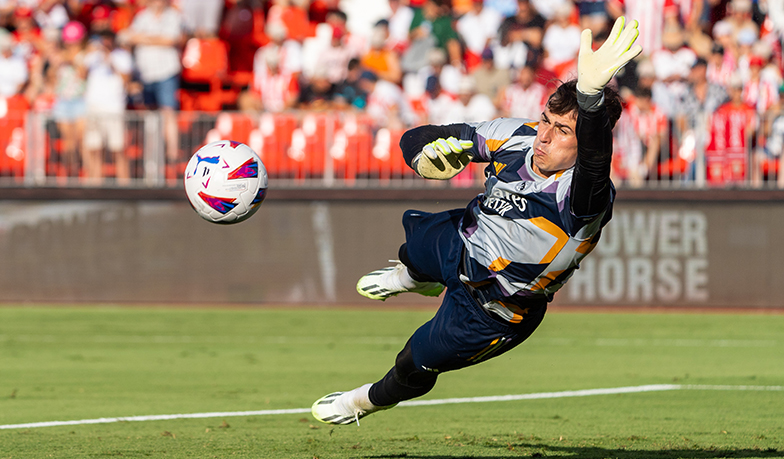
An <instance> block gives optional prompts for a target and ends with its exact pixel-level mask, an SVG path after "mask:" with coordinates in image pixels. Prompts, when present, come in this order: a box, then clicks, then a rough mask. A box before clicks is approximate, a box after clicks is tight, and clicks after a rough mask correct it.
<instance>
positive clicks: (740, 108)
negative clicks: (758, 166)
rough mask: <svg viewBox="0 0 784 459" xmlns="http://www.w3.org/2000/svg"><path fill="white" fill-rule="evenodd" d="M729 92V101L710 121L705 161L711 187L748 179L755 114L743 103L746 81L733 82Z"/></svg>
mask: <svg viewBox="0 0 784 459" xmlns="http://www.w3.org/2000/svg"><path fill="white" fill-rule="evenodd" d="M728 92H729V96H730V100H729V101H728V102H727V103H725V104H724V105H722V106H721V107H719V109H718V110H717V111H716V112H715V113H714V114H713V115H712V116H711V120H710V134H709V136H710V137H709V141H708V146H707V148H706V151H705V162H706V172H707V180H708V183H709V184H711V185H729V184H734V183H741V182H743V181H744V180H745V179H746V177H747V174H746V169H747V167H748V164H747V163H748V161H747V158H748V157H749V153H750V149H751V144H752V134H753V133H754V132H755V131H756V129H757V116H756V113H755V111H754V108H753V107H750V106H749V105H747V104H745V103H744V102H743V81H742V80H741V79H740V77H739V76H738V75H734V76H733V78H732V79H731V80H730V86H729V89H728Z"/></svg>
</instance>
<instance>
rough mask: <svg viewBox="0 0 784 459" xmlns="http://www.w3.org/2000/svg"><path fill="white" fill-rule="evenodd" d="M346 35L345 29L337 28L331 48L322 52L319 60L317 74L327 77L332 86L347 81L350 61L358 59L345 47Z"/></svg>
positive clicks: (333, 33)
mask: <svg viewBox="0 0 784 459" xmlns="http://www.w3.org/2000/svg"><path fill="white" fill-rule="evenodd" d="M344 35H345V31H344V30H343V29H339V28H337V27H335V28H333V29H332V40H331V41H330V46H328V47H327V48H326V49H324V50H323V51H322V52H321V54H320V55H319V58H318V60H317V65H316V74H318V75H326V77H327V79H328V80H329V82H330V83H332V84H338V83H340V82H342V81H343V80H345V79H346V74H347V72H348V61H350V60H351V59H352V58H354V57H357V56H356V55H355V54H354V52H353V51H352V50H351V49H349V48H348V47H347V46H346V45H345V43H344V41H343V37H344ZM314 76H315V75H314Z"/></svg>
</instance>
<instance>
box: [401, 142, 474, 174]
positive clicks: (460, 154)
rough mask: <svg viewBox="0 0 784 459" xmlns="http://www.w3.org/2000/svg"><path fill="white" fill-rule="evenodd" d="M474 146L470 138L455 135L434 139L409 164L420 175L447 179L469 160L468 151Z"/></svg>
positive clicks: (462, 167) (457, 172) (458, 171)
mask: <svg viewBox="0 0 784 459" xmlns="http://www.w3.org/2000/svg"><path fill="white" fill-rule="evenodd" d="M473 146H474V142H472V141H470V140H458V139H456V138H455V137H449V138H448V139H436V140H435V141H434V142H430V143H429V144H427V145H425V146H424V147H423V148H422V151H421V152H419V154H417V155H416V156H415V157H414V160H413V161H412V163H411V165H412V166H413V168H414V171H416V173H417V174H419V175H420V176H422V177H424V178H427V179H434V180H449V179H451V178H452V177H454V176H455V175H457V174H459V173H460V171H462V170H463V169H465V167H466V166H467V165H468V163H470V162H471V158H472V156H471V154H470V153H469V151H470V150H471V148H472V147H473Z"/></svg>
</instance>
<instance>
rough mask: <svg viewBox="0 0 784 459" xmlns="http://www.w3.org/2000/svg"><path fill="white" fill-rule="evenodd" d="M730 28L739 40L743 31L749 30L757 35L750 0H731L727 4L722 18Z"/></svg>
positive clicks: (757, 29) (757, 31)
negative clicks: (724, 15)
mask: <svg viewBox="0 0 784 459" xmlns="http://www.w3.org/2000/svg"><path fill="white" fill-rule="evenodd" d="M724 21H725V22H727V23H728V24H729V25H730V27H731V28H732V36H733V38H735V40H736V41H740V38H741V37H740V34H741V33H742V32H743V31H746V30H748V31H750V32H751V33H752V34H753V36H754V37H757V36H759V26H758V25H757V23H756V22H754V19H753V18H752V2H751V0H732V1H731V2H729V3H728V4H727V16H726V17H725V18H724Z"/></svg>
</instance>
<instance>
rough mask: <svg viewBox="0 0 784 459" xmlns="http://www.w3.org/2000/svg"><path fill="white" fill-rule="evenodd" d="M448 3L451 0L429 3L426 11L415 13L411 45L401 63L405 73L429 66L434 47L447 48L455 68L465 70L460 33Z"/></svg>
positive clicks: (449, 58) (433, 0)
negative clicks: (455, 25) (453, 26)
mask: <svg viewBox="0 0 784 459" xmlns="http://www.w3.org/2000/svg"><path fill="white" fill-rule="evenodd" d="M448 3H449V2H448V0H425V2H424V4H423V5H422V8H419V9H416V10H415V11H414V18H413V19H412V20H411V33H410V35H409V36H410V45H409V48H408V49H407V50H406V52H405V54H403V58H402V60H401V65H402V67H403V71H405V72H416V71H419V70H420V69H422V68H423V67H424V66H426V65H427V64H428V55H429V54H430V51H431V50H432V49H434V48H440V49H443V50H444V51H445V52H446V55H447V58H448V62H449V63H450V64H451V65H452V66H453V67H455V68H458V69H459V68H461V67H462V65H463V63H462V56H461V53H462V51H461V49H460V42H459V41H458V35H457V32H455V30H454V29H453V28H452V18H451V16H450V9H449V5H448Z"/></svg>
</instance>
